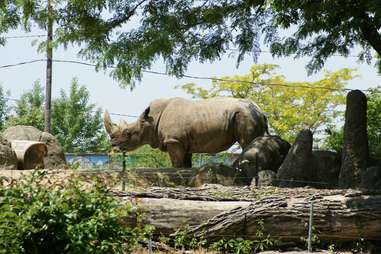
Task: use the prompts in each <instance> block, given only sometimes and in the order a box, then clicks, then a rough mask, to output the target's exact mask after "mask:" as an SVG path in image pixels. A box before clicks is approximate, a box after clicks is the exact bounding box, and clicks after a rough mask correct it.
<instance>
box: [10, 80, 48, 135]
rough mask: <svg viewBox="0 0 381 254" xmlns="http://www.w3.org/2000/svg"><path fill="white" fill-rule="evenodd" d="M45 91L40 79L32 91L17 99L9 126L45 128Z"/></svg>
mask: <svg viewBox="0 0 381 254" xmlns="http://www.w3.org/2000/svg"><path fill="white" fill-rule="evenodd" d="M44 98H45V96H44V93H43V89H42V87H41V84H40V81H36V82H34V84H33V87H32V89H31V90H30V91H27V92H25V93H23V94H22V95H21V97H20V100H18V101H17V105H16V107H15V114H14V115H13V116H11V117H10V119H9V121H8V122H7V123H6V125H7V126H13V125H31V126H34V127H36V128H37V129H39V130H43V129H44V112H43V106H44Z"/></svg>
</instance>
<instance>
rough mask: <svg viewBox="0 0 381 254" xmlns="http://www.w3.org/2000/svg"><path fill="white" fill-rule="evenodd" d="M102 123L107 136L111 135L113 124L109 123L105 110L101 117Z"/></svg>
mask: <svg viewBox="0 0 381 254" xmlns="http://www.w3.org/2000/svg"><path fill="white" fill-rule="evenodd" d="M103 123H104V125H105V128H106V131H107V132H108V133H109V134H111V133H112V129H113V127H114V125H115V124H114V123H113V122H112V121H111V117H110V114H109V113H108V111H107V110H106V111H105V113H104V115H103Z"/></svg>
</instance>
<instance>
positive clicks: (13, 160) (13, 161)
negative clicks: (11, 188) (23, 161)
mask: <svg viewBox="0 0 381 254" xmlns="http://www.w3.org/2000/svg"><path fill="white" fill-rule="evenodd" d="M1 169H8V170H9V169H11V170H16V169H17V157H16V153H15V152H14V151H13V150H12V148H11V143H10V142H8V140H6V139H4V138H2V137H0V170H1Z"/></svg>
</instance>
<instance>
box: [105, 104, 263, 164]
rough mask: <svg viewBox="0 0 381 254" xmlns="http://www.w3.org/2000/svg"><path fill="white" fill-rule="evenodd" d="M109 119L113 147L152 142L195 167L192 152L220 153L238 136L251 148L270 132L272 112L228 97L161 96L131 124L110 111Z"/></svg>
mask: <svg viewBox="0 0 381 254" xmlns="http://www.w3.org/2000/svg"><path fill="white" fill-rule="evenodd" d="M104 125H105V128H106V130H107V132H108V133H109V135H110V139H111V144H112V146H113V148H117V149H119V150H122V151H132V150H135V149H137V148H138V147H140V146H142V145H145V144H149V145H150V146H151V147H153V148H159V149H160V150H161V151H167V152H168V153H169V157H170V159H171V162H172V165H173V167H175V168H189V167H192V153H218V152H221V151H224V150H226V149H228V148H229V147H230V146H232V145H233V144H234V143H235V142H238V143H239V144H240V146H241V147H242V148H245V147H246V146H247V145H248V144H250V142H251V141H252V140H253V139H254V138H256V137H258V136H263V135H264V134H265V133H266V132H267V133H268V125H267V118H266V115H265V114H264V113H263V112H262V111H261V110H260V109H259V107H258V106H257V105H256V104H255V103H253V102H252V101H250V100H247V99H235V98H227V97H218V98H211V99H205V100H199V101H194V100H193V101H192V100H186V99H183V98H170V99H158V100H154V101H152V102H151V103H150V105H149V106H148V107H147V108H146V109H145V110H144V112H143V113H142V114H141V115H140V116H139V118H138V120H137V121H136V122H134V123H130V124H128V123H126V122H125V123H122V124H119V125H117V124H114V123H112V121H111V119H110V115H109V113H108V112H107V111H106V112H105V115H104Z"/></svg>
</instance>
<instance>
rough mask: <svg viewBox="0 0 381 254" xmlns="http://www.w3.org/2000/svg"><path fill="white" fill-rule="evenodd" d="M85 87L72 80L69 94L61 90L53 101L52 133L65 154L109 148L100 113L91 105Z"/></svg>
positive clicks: (99, 110)
mask: <svg viewBox="0 0 381 254" xmlns="http://www.w3.org/2000/svg"><path fill="white" fill-rule="evenodd" d="M89 98H90V94H89V91H88V90H87V89H86V87H85V86H80V85H79V84H78V81H77V80H76V79H73V81H72V83H71V86H70V90H69V94H67V93H66V92H65V91H64V90H61V95H60V97H59V98H57V99H55V100H53V108H52V133H53V135H55V136H56V137H57V138H58V140H59V141H60V143H61V145H62V146H63V148H64V150H65V151H66V152H86V151H87V152H90V151H101V150H104V149H107V148H108V145H107V139H106V133H105V132H104V130H103V121H102V116H101V114H102V112H101V109H100V108H98V109H96V107H95V104H91V103H90V102H89Z"/></svg>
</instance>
